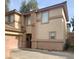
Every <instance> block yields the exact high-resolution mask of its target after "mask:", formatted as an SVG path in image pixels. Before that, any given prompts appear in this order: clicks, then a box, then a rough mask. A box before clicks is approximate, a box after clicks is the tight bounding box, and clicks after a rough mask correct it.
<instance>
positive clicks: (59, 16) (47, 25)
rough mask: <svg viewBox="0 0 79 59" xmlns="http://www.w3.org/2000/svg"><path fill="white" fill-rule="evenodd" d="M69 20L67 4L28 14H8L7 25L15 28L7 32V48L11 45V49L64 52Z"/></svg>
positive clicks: (15, 12) (14, 12) (14, 11)
mask: <svg viewBox="0 0 79 59" xmlns="http://www.w3.org/2000/svg"><path fill="white" fill-rule="evenodd" d="M67 20H68V12H67V5H66V2H63V3H60V4H56V5H53V6H49V7H46V8H42V9H38V10H33V11H29V12H28V13H20V12H17V11H16V10H12V11H10V12H8V13H6V23H7V24H8V25H9V26H10V27H12V28H13V29H12V30H10V29H9V28H8V30H5V34H6V37H5V39H6V42H8V41H9V40H10V42H9V43H6V46H9V45H10V46H9V47H11V49H14V48H16V47H17V48H32V49H47V50H63V49H64V45H65V43H66V39H67V23H66V22H67ZM5 29H6V28H5ZM11 42H12V44H11ZM8 44H9V45H8ZM9 47H7V48H9Z"/></svg>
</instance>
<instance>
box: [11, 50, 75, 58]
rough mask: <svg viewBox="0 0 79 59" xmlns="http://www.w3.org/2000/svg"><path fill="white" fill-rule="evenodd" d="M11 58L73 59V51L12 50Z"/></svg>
mask: <svg viewBox="0 0 79 59" xmlns="http://www.w3.org/2000/svg"><path fill="white" fill-rule="evenodd" d="M11 59H74V53H71V52H56V51H47V50H37V49H34V50H33V49H31V50H28V49H26V50H19V49H18V50H14V51H12V54H11Z"/></svg>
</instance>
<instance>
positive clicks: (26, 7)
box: [20, 1, 30, 13]
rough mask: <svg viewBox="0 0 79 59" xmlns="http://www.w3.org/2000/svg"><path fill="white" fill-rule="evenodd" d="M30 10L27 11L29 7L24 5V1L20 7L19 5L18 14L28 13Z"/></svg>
mask: <svg viewBox="0 0 79 59" xmlns="http://www.w3.org/2000/svg"><path fill="white" fill-rule="evenodd" d="M29 10H30V9H29V7H28V5H26V1H23V2H22V5H21V7H20V12H21V13H25V12H27V11H29Z"/></svg>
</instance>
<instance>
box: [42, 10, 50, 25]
mask: <svg viewBox="0 0 79 59" xmlns="http://www.w3.org/2000/svg"><path fill="white" fill-rule="evenodd" d="M44 13H47V14H48V21H47V22H43V14H44ZM41 22H42V24H47V23H48V22H49V12H48V11H44V12H42V13H41Z"/></svg>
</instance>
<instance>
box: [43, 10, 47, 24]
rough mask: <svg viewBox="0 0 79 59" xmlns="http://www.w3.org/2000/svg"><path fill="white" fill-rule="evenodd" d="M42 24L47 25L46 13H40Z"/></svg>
mask: <svg viewBox="0 0 79 59" xmlns="http://www.w3.org/2000/svg"><path fill="white" fill-rule="evenodd" d="M42 23H48V12H43V13H42Z"/></svg>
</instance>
